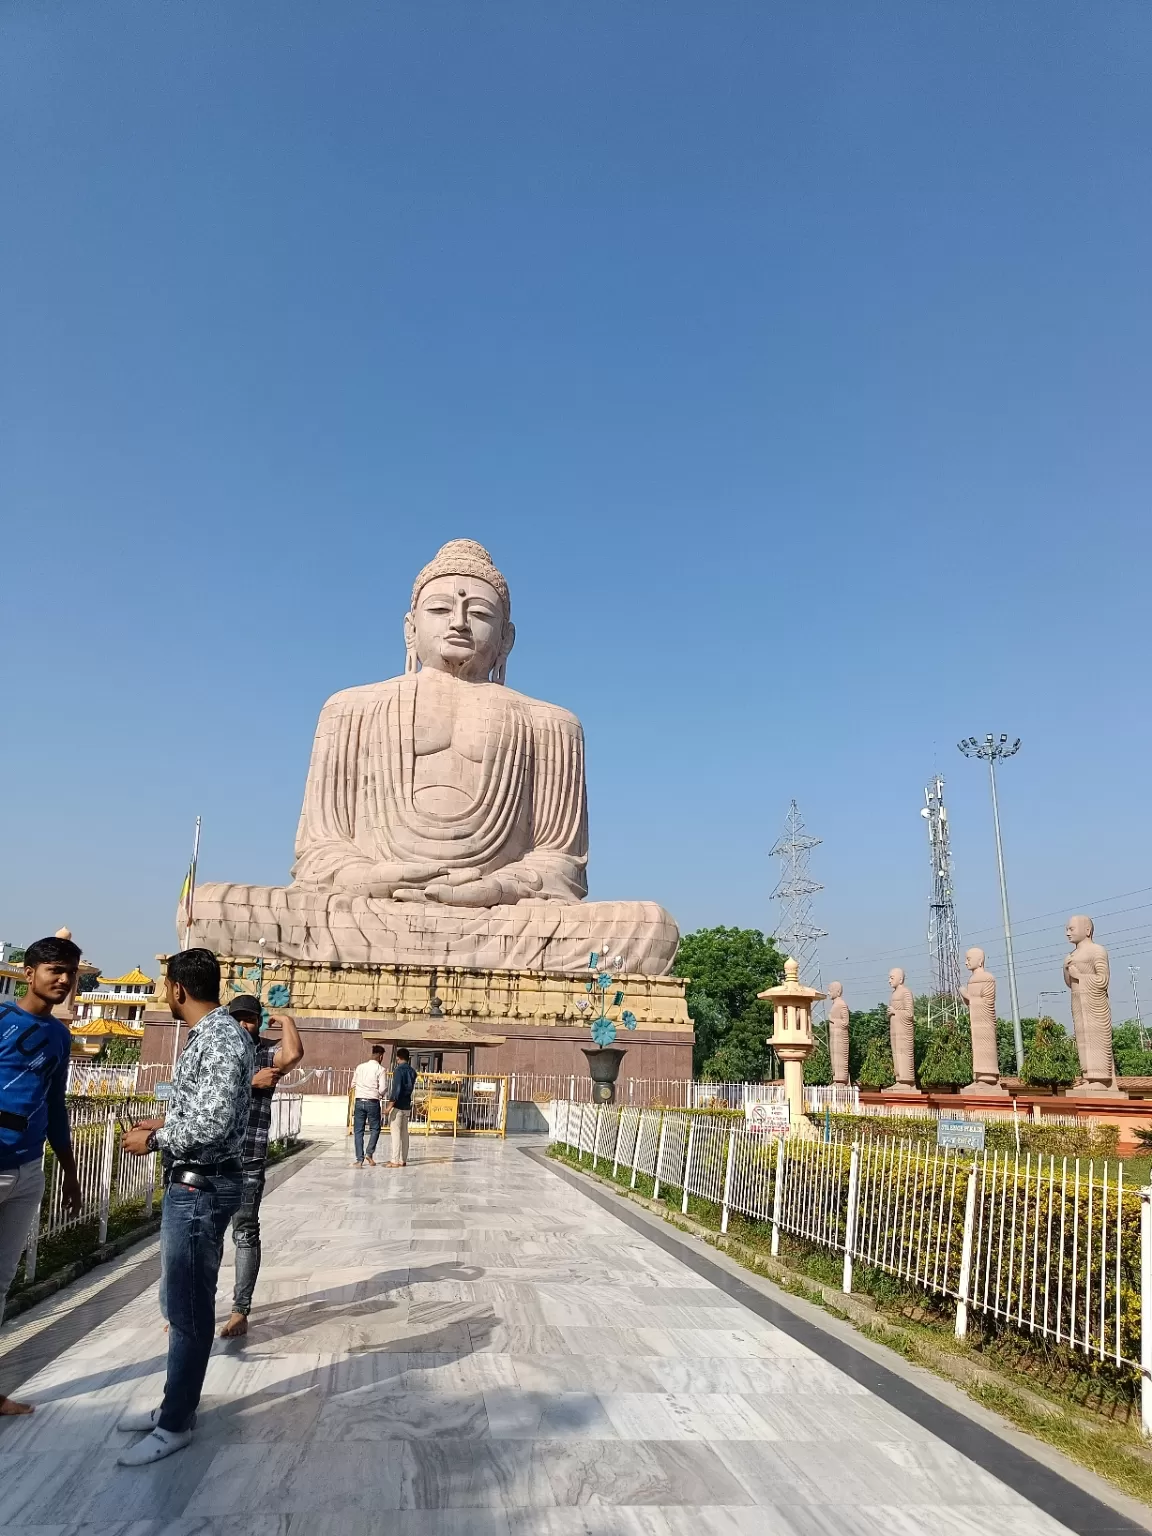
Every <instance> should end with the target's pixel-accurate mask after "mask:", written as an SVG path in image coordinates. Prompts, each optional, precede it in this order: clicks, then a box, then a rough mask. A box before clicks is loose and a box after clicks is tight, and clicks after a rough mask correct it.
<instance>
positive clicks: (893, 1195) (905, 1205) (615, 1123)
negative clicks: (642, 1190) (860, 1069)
mask: <svg viewBox="0 0 1152 1536" xmlns="http://www.w3.org/2000/svg"><path fill="white" fill-rule="evenodd" d="M553 1109H554V1113H553V1115H552V1124H553V1127H554V1129H553V1132H552V1140H553V1142H555V1143H560V1144H563V1145H565V1146H567V1147H568V1148H569V1150H571V1151H573V1152H579V1153H580V1154H581V1156H582V1157H583V1156H588V1157H591V1159H592V1163H593V1166H594V1167H598V1166H599V1165H600V1164H601V1163H603V1164H604V1165H605V1168H604V1171H605V1172H607V1171H608V1169H609V1167H610V1168H611V1171H612V1174H613V1176H614V1177H615V1178H617V1179H622V1178H624V1177H627V1181H628V1183H629V1184H630V1186H631V1187H632V1188H633V1189H634V1188H635V1187H636V1183H637V1179H638V1178H639V1177H640V1176H641V1175H645V1176H646V1177H647V1178H648V1179H651V1180H652V1192H653V1195H654V1196H655V1197H656V1198H659V1197H660V1193H661V1190H664V1191H665V1196H667V1192H668V1191H669V1190H673V1191H676V1193H677V1194H678V1195H679V1199H680V1204H681V1209H682V1210H683V1211H684V1212H687V1211H688V1209H689V1200H690V1199H692V1198H695V1199H699V1200H703V1201H706V1202H708V1203H709V1204H711V1205H712V1206H713V1207H714V1208H715V1210H716V1213H717V1215H718V1216H719V1225H720V1230H721V1231H722V1232H726V1231H727V1230H728V1225H729V1218H730V1216H731V1215H732V1214H733V1213H736V1214H737V1215H739V1216H743V1217H746V1218H747V1219H749V1220H751V1221H756V1222H763V1223H766V1224H768V1225H770V1229H771V1244H772V1252H773V1253H779V1250H780V1239H781V1234H782V1233H787V1234H790V1235H792V1236H795V1237H798V1238H801V1239H804V1240H805V1241H807V1242H810V1243H813V1244H815V1245H817V1246H819V1247H822V1248H826V1249H829V1250H830V1251H832V1252H834V1253H839V1254H841V1255H842V1256H843V1282H842V1283H843V1289H844V1290H845V1291H851V1289H852V1283H853V1266H854V1264H856V1263H860V1264H864V1265H867V1266H870V1267H873V1268H876V1269H880V1270H884V1271H886V1272H887V1273H889V1274H891V1275H894V1276H896V1277H897V1278H899V1279H901V1280H903V1281H904V1282H906V1283H907V1284H908V1285H910V1286H914V1287H916V1288H917V1289H920V1290H924V1291H928V1292H930V1293H932V1294H935V1295H937V1296H940V1297H943V1298H947V1299H949V1300H950V1301H952V1302H953V1303H954V1304H955V1309H956V1313H955V1330H956V1334H957V1337H959V1338H963V1337H964V1335H965V1334H966V1332H967V1329H968V1323H969V1316H970V1313H972V1312H983V1313H985V1314H987V1315H988V1316H989V1317H990V1318H995V1319H997V1320H998V1321H999V1322H1001V1323H1003V1324H1007V1325H1009V1326H1011V1327H1013V1328H1015V1329H1016V1330H1018V1331H1020V1332H1023V1333H1025V1334H1028V1335H1030V1336H1040V1337H1042V1338H1046V1339H1050V1340H1052V1341H1053V1342H1054V1343H1057V1344H1063V1345H1065V1346H1068V1347H1070V1348H1072V1349H1075V1350H1078V1351H1080V1352H1081V1353H1083V1354H1084V1355H1086V1356H1089V1357H1092V1358H1095V1359H1097V1360H1101V1361H1109V1362H1111V1363H1112V1364H1113V1365H1115V1366H1118V1367H1120V1368H1121V1369H1128V1370H1131V1371H1133V1372H1134V1373H1136V1374H1137V1375H1138V1376H1139V1378H1140V1382H1141V1420H1142V1427H1143V1430H1144V1433H1145V1434H1146V1435H1152V1188H1145V1189H1139V1190H1137V1189H1134V1188H1133V1187H1132V1186H1131V1185H1127V1186H1126V1184H1125V1179H1124V1170H1123V1165H1122V1164H1120V1163H1092V1162H1085V1161H1082V1160H1076V1159H1072V1160H1069V1159H1068V1158H1062V1159H1060V1160H1057V1159H1056V1158H1054V1157H1051V1156H1048V1157H1045V1156H1039V1155H1037V1154H1034V1153H1030V1154H1025V1155H1021V1154H1019V1153H1012V1152H1008V1153H1005V1152H982V1153H977V1154H973V1153H971V1152H965V1151H962V1150H960V1149H956V1148H940V1147H937V1146H935V1145H934V1144H932V1143H929V1142H923V1141H921V1142H914V1141H912V1140H911V1139H907V1140H903V1141H900V1140H893V1139H873V1138H871V1137H869V1136H863V1137H858V1138H857V1139H856V1140H854V1141H851V1142H849V1141H848V1140H847V1139H846V1138H845V1137H843V1136H839V1135H836V1136H832V1137H831V1138H830V1139H829V1140H827V1141H822V1140H802V1139H801V1138H799V1137H798V1136H789V1137H786V1138H784V1137H769V1136H766V1135H765V1134H763V1133H762V1132H757V1131H753V1130H749V1129H746V1128H745V1127H744V1126H741V1125H737V1124H734V1123H733V1122H732V1121H731V1120H730V1119H728V1118H726V1117H710V1116H708V1115H701V1114H694V1115H688V1114H684V1113H681V1112H677V1111H675V1110H661V1109H641V1108H638V1107H636V1106H627V1105H625V1106H615V1105H592V1104H585V1103H574V1102H570V1101H562V1102H557V1103H556V1104H555V1105H554V1106H553ZM1144 1318H1147V1319H1148V1327H1147V1328H1144V1327H1142V1319H1144Z"/></svg>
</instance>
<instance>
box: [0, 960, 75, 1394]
mask: <svg viewBox="0 0 1152 1536" xmlns="http://www.w3.org/2000/svg"><path fill="white" fill-rule="evenodd" d="M79 968H80V950H79V948H78V946H77V945H75V944H73V942H72V940H71V939H37V940H36V943H35V944H30V945H29V946H28V948H27V950H26V951H25V953H24V977H25V980H26V982H27V986H28V990H27V993H26V995H25V996H24V997H22V998H21V999H20V1002H19V1004H16V1003H5V1004H0V1320H2V1319H3V1316H4V1298H5V1296H6V1295H7V1293H8V1287H9V1286H10V1285H11V1284H12V1277H13V1275H15V1273H16V1268H17V1266H18V1265H19V1263H20V1255H21V1254H22V1253H23V1252H24V1246H25V1244H26V1243H27V1241H28V1234H29V1232H30V1231H31V1228H32V1223H33V1221H34V1220H35V1219H36V1212H37V1211H38V1210H39V1209H40V1201H41V1199H42V1198H43V1195H44V1142H45V1140H47V1142H48V1144H49V1146H50V1147H51V1148H52V1150H53V1152H55V1154H56V1159H57V1161H58V1162H59V1164H60V1172H61V1174H62V1175H63V1180H64V1182H63V1188H62V1190H61V1194H62V1195H63V1199H64V1204H65V1205H66V1206H67V1207H68V1209H69V1210H71V1211H78V1210H79V1209H80V1200H81V1196H80V1181H79V1179H77V1177H76V1159H75V1158H74V1157H73V1155H72V1137H71V1135H70V1134H69V1131H68V1109H67V1106H66V1104H65V1102H64V1092H65V1089H66V1087H67V1084H68V1057H69V1055H70V1054H71V1051H72V1036H71V1034H70V1033H69V1031H68V1028H67V1026H66V1025H64V1024H61V1022H60V1020H59V1019H56V1018H53V1016H52V1010H53V1008H55V1007H57V1006H58V1005H59V1004H60V1003H62V1002H63V1001H64V999H65V998H66V997H67V996H68V994H69V992H71V990H72V987H73V984H74V982H75V980H76V973H77V971H78V970H79ZM31 1412H32V1409H31V1408H30V1407H29V1406H28V1404H26V1403H14V1402H13V1401H12V1399H11V1398H8V1397H2V1396H0V1416H7V1415H9V1414H17V1413H31Z"/></svg>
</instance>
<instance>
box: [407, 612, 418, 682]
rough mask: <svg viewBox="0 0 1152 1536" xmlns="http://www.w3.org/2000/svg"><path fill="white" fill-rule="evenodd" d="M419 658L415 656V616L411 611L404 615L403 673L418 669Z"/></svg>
mask: <svg viewBox="0 0 1152 1536" xmlns="http://www.w3.org/2000/svg"><path fill="white" fill-rule="evenodd" d="M419 665H420V664H419V660H418V658H417V656H416V616H415V614H413V613H406V614H405V615H404V675H405V676H406V677H407V676H408V675H409V674H410V673H412V672H416V671H418V670H419Z"/></svg>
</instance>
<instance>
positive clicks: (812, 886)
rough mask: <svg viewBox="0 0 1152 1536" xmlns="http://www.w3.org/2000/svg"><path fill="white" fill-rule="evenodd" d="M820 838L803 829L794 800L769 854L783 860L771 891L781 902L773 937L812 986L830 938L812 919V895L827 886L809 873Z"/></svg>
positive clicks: (778, 946) (817, 985) (815, 980)
mask: <svg viewBox="0 0 1152 1536" xmlns="http://www.w3.org/2000/svg"><path fill="white" fill-rule="evenodd" d="M820 841H821V839H820V838H818V837H812V836H810V835H809V834H808V833H807V832H805V830H804V818H803V816H801V814H800V807H799V806H798V805H797V804H796V802H795V800H793V801H792V804H791V806H790V807H789V810H788V817H787V820H786V821H785V823H784V833H783V836H782V837H781V838H779V840H778V841H777V842H776V844H775V846H774V847H773V849H772V852H771V855H770V857H772V858H774V859H779V860H780V879H779V882H778V883H777V886H776V889H775V890H774V891H773V892H772V899H773V901H778V902H779V903H780V921H779V922H778V923H777V925H776V932H775V934H773V938H774V939H775V940H776V947H777V948H778V949H779V950H780V952H781V954H783V955H785V956H787V955H791V956H792V958H793V960H795V961H796V963H797V965H798V966H799V967H800V976H801V978H802V979H803V980H804V981H806V982H807V983H808V984H809V985H815V986H816V987H818V988H819V986H820V954H819V944H820V940H821V939H824V938H827V936H828V935H827V933H826V932H825V930H824V929H823V928H817V927H816V925H815V923H814V922H813V921H812V898H813V896H815V895H816V893H817V891H822V890H823V889H824V887H823V886H822V885H821V884H820V882H819V881H818V880H813V878H812V876H811V875H810V874H809V873H808V855H809V854H810V853H811V852H812V850H813V848H818V847H819V846H820Z"/></svg>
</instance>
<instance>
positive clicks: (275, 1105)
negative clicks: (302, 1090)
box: [268, 1093, 304, 1141]
mask: <svg viewBox="0 0 1152 1536" xmlns="http://www.w3.org/2000/svg"><path fill="white" fill-rule="evenodd" d="M303 1118H304V1098H303V1095H302V1094H299V1093H277V1094H274V1095H273V1097H272V1118H271V1120H270V1121H269V1122H268V1140H269V1141H296V1140H297V1138H298V1137H299V1135H300V1126H301V1122H302V1121H303Z"/></svg>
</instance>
